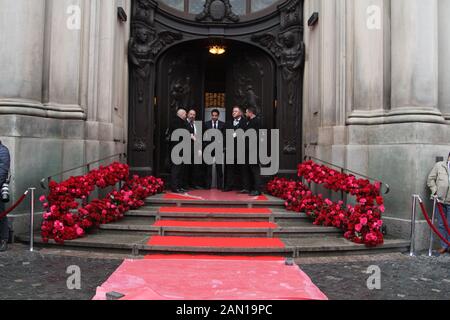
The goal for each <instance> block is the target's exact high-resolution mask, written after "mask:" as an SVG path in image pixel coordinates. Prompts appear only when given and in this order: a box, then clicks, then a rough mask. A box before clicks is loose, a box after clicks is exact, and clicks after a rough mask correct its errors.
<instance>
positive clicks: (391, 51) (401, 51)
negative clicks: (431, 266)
mask: <svg viewBox="0 0 450 320" xmlns="http://www.w3.org/2000/svg"><path fill="white" fill-rule="evenodd" d="M313 12H319V13H320V20H319V21H320V22H319V24H318V25H316V26H315V27H313V28H307V27H306V29H305V40H306V46H307V52H308V53H307V63H306V70H307V71H306V73H307V75H306V79H305V83H306V84H307V85H306V86H305V88H304V91H305V109H304V119H305V122H304V130H305V134H304V144H305V146H306V149H307V153H308V154H310V155H312V156H316V157H318V158H320V159H323V160H326V161H330V162H332V163H335V164H336V165H340V166H343V167H346V168H348V169H351V170H354V171H356V172H360V173H362V174H365V175H368V176H371V177H375V178H377V179H381V180H382V181H384V182H386V183H388V184H389V185H390V186H391V192H390V193H389V194H388V195H386V207H387V212H386V215H385V221H386V225H387V227H388V232H389V234H390V235H392V236H396V237H402V238H409V235H410V227H411V218H410V215H411V195H412V194H416V193H417V194H420V195H422V196H423V197H424V198H426V199H427V198H428V196H429V191H428V189H427V187H426V178H427V175H428V173H429V171H430V170H431V168H432V167H433V165H434V163H435V161H436V157H437V156H443V157H446V156H447V155H448V152H449V151H450V122H449V121H448V113H449V110H450V109H449V105H450V103H449V102H450V100H449V97H450V95H449V93H448V88H450V83H449V81H450V78H449V76H448V73H449V72H447V71H448V67H449V63H448V61H450V50H449V46H450V40H449V39H450V38H449V36H448V35H449V32H450V29H449V26H450V24H449V23H448V19H446V16H447V14H448V13H450V6H449V5H448V3H447V2H446V1H445V0H430V1H421V0H412V1H411V0H396V1H388V0H351V1H335V2H334V4H333V5H330V3H329V2H328V1H327V0H309V1H306V4H305V20H308V18H309V17H310V16H311V14H312V13H313ZM391 17H392V19H391ZM394 17H395V19H394ZM333 58H334V60H333ZM430 205H431V204H430V203H428V206H430ZM417 227H418V244H417V245H418V249H423V248H425V246H427V244H428V234H429V229H428V227H427V226H426V223H425V222H424V219H423V218H422V217H421V216H419V221H418V222H417Z"/></svg>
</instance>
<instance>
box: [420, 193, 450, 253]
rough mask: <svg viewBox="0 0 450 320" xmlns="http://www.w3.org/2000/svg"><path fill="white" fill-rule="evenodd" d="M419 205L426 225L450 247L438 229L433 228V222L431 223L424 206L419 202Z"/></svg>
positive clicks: (449, 243)
mask: <svg viewBox="0 0 450 320" xmlns="http://www.w3.org/2000/svg"><path fill="white" fill-rule="evenodd" d="M419 204H420V208H421V209H422V214H423V216H424V217H425V220H427V222H428V225H429V226H430V228H431V229H432V230H433V231H434V233H435V234H436V235H437V236H438V237H439V238H441V240H442V241H444V242H445V243H446V244H447V245H449V246H450V242H449V241H448V240H447V239H445V238H444V236H443V235H442V234H441V233H440V232H439V230H438V229H436V227H435V226H434V224H433V222H431V219H430V216H429V215H428V213H427V209H426V208H425V205H424V204H423V202H422V201H419Z"/></svg>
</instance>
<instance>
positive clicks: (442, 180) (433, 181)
mask: <svg viewBox="0 0 450 320" xmlns="http://www.w3.org/2000/svg"><path fill="white" fill-rule="evenodd" d="M427 185H428V187H429V188H430V190H431V196H432V197H434V196H437V197H438V199H439V200H440V201H442V207H443V208H444V214H445V218H446V219H447V221H448V224H449V225H450V153H449V155H448V158H447V161H441V162H438V163H436V165H435V166H434V167H433V170H431V172H430V174H429V175H428V181H427ZM436 215H437V217H438V221H439V223H438V228H439V232H440V233H441V234H442V235H443V236H444V237H445V238H446V239H447V240H448V241H450V234H449V233H448V232H447V229H446V228H445V223H444V220H443V219H442V217H441V215H440V214H439V212H438V208H436ZM438 252H439V253H440V254H444V253H446V252H449V253H450V248H449V247H448V245H447V244H446V243H445V242H444V241H441V248H440V249H439V250H438Z"/></svg>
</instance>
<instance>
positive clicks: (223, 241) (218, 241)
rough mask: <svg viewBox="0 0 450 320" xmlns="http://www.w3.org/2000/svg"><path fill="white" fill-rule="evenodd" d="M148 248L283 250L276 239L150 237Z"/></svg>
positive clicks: (282, 244) (280, 243) (279, 241)
mask: <svg viewBox="0 0 450 320" xmlns="http://www.w3.org/2000/svg"><path fill="white" fill-rule="evenodd" d="M147 244H148V245H149V246H164V247H215V248H284V247H285V245H284V243H283V242H282V241H281V240H280V239H276V238H207V237H161V236H153V237H150V239H149V241H148V243H147Z"/></svg>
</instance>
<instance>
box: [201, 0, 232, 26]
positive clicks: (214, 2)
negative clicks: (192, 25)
mask: <svg viewBox="0 0 450 320" xmlns="http://www.w3.org/2000/svg"><path fill="white" fill-rule="evenodd" d="M195 19H196V20H197V21H209V22H211V21H212V22H238V21H239V16H238V15H236V14H234V13H233V10H232V7H231V4H230V0H206V2H205V5H204V8H203V12H202V13H200V14H198V15H197V16H196V17H195Z"/></svg>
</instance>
